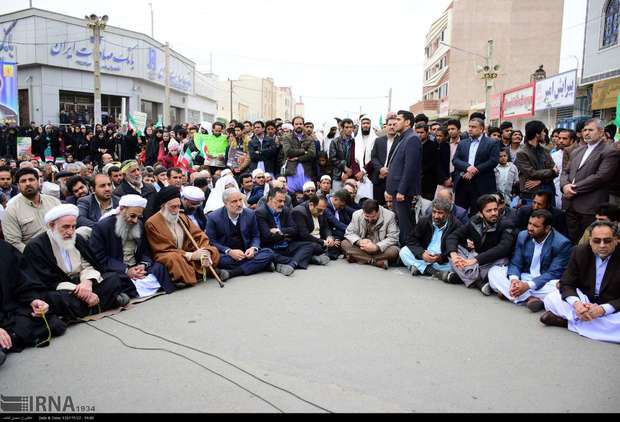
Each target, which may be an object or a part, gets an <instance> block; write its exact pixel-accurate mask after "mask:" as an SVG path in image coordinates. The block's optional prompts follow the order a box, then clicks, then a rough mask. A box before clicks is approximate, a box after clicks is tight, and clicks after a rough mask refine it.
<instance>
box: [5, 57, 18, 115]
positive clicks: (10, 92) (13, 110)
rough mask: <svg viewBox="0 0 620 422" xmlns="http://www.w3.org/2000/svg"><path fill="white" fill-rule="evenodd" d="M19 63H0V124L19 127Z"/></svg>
mask: <svg viewBox="0 0 620 422" xmlns="http://www.w3.org/2000/svg"><path fill="white" fill-rule="evenodd" d="M18 104H19V101H18V97H17V63H10V62H0V123H2V124H4V125H17V122H18V121H19V120H18V116H19V106H18Z"/></svg>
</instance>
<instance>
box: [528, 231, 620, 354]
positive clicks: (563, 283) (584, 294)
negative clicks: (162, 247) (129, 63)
mask: <svg viewBox="0 0 620 422" xmlns="http://www.w3.org/2000/svg"><path fill="white" fill-rule="evenodd" d="M588 232H589V233H590V244H589V245H583V246H578V247H576V248H575V249H574V250H573V255H572V257H571V260H570V262H569V263H568V268H567V269H566V271H565V272H564V275H563V276H562V279H561V280H560V289H559V290H556V291H555V292H553V293H551V294H549V295H548V296H547V297H546V298H545V309H546V310H547V312H545V313H544V314H543V316H542V317H541V318H540V321H541V322H542V323H543V324H545V325H552V326H559V327H564V328H568V329H569V330H570V331H573V332H575V333H578V334H579V335H582V336H584V337H588V338H591V339H593V340H601V341H608V342H613V343H620V314H619V313H618V310H620V279H619V278H618V277H617V274H618V272H619V271H620V249H618V226H617V225H616V224H614V223H610V222H607V221H596V222H594V223H592V225H591V226H590V227H589V228H588Z"/></svg>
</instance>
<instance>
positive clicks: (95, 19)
mask: <svg viewBox="0 0 620 422" xmlns="http://www.w3.org/2000/svg"><path fill="white" fill-rule="evenodd" d="M84 18H85V19H86V26H87V27H88V28H89V29H90V30H92V31H93V44H94V48H93V60H94V71H95V110H94V114H95V124H100V123H101V53H100V49H101V32H102V31H103V30H104V29H105V27H106V24H107V23H108V15H103V16H101V17H99V16H97V15H95V14H94V13H93V14H92V15H90V16H85V17H84Z"/></svg>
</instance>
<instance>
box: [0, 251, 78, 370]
mask: <svg viewBox="0 0 620 422" xmlns="http://www.w3.org/2000/svg"><path fill="white" fill-rule="evenodd" d="M45 294H46V289H45V286H44V285H43V283H41V282H40V281H39V279H38V278H37V276H36V275H35V274H33V272H32V271H31V270H30V269H29V266H28V264H27V261H26V260H25V259H24V257H23V256H22V254H21V253H20V252H19V251H18V250H17V249H15V248H14V247H13V246H11V245H9V244H8V243H7V242H5V241H4V240H0V365H2V364H3V363H4V360H5V359H6V355H7V353H13V352H20V351H21V350H22V349H24V348H26V347H33V346H39V347H44V346H49V341H47V339H48V336H49V334H50V332H49V331H48V329H47V327H46V326H45V322H44V320H43V318H42V315H45V317H46V319H47V323H48V324H49V327H50V331H51V334H52V336H60V335H62V334H63V333H64V332H65V330H66V328H67V327H66V325H65V324H64V323H63V322H62V321H60V319H58V318H57V317H55V316H53V315H51V314H50V313H49V312H48V311H49V305H48V304H47V303H46V302H44V300H43V299H44V298H45Z"/></svg>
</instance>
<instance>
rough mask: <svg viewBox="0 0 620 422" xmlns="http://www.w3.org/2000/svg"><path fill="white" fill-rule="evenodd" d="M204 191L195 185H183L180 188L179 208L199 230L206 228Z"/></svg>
mask: <svg viewBox="0 0 620 422" xmlns="http://www.w3.org/2000/svg"><path fill="white" fill-rule="evenodd" d="M204 202H205V193H204V191H203V190H202V189H200V188H198V187H196V186H185V187H184V188H183V189H181V204H182V207H181V209H182V210H183V212H184V213H185V215H186V216H187V217H188V218H189V219H190V220H192V223H194V224H195V225H197V226H198V227H199V228H200V230H202V231H205V229H206V228H207V217H206V216H205V213H204V211H203V208H204Z"/></svg>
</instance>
